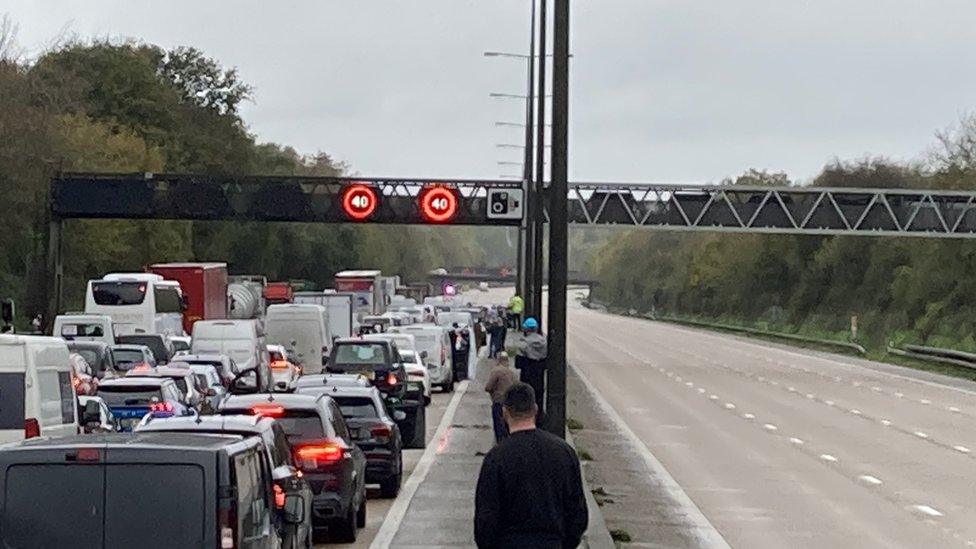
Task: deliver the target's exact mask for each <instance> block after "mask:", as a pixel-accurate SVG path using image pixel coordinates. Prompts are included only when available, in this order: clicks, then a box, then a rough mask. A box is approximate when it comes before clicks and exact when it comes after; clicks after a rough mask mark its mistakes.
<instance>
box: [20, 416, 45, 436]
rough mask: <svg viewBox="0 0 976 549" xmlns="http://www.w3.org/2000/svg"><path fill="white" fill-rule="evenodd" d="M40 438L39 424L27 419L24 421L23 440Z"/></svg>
mask: <svg viewBox="0 0 976 549" xmlns="http://www.w3.org/2000/svg"><path fill="white" fill-rule="evenodd" d="M39 436H41V424H40V423H38V422H37V420H36V419H34V418H32V417H29V418H27V419H25V420H24V438H35V437H39Z"/></svg>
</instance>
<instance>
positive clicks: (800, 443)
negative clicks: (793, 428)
mask: <svg viewBox="0 0 976 549" xmlns="http://www.w3.org/2000/svg"><path fill="white" fill-rule="evenodd" d="M790 442H792V443H793V444H796V445H797V446H800V445H802V444H803V439H799V438H796V437H790Z"/></svg>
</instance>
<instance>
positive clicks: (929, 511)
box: [912, 505, 942, 517]
mask: <svg viewBox="0 0 976 549" xmlns="http://www.w3.org/2000/svg"><path fill="white" fill-rule="evenodd" d="M912 508H913V509H915V510H916V511H918V512H919V513H922V514H925V515H928V516H930V517H941V516H942V513H941V512H940V511H939V510H938V509H935V508H934V507H929V506H928V505H912Z"/></svg>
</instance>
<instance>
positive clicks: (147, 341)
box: [115, 334, 174, 366]
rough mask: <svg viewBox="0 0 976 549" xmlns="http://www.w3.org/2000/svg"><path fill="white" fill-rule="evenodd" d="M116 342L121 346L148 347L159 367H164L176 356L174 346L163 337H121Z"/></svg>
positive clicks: (152, 335)
mask: <svg viewBox="0 0 976 549" xmlns="http://www.w3.org/2000/svg"><path fill="white" fill-rule="evenodd" d="M115 340H116V342H118V344H119V345H142V346H144V347H148V348H149V351H150V352H151V353H152V355H153V358H154V359H155V360H156V364H157V365H158V366H162V365H164V364H166V363H167V362H169V359H170V358H172V357H173V354H174V352H173V344H172V343H170V342H169V341H168V340H167V339H166V338H164V337H163V336H161V335H155V334H135V335H120V336H118V337H117V338H115Z"/></svg>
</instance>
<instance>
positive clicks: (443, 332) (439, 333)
mask: <svg viewBox="0 0 976 549" xmlns="http://www.w3.org/2000/svg"><path fill="white" fill-rule="evenodd" d="M392 332H393V333H405V334H411V335H413V337H414V342H415V346H416V349H417V351H419V352H420V353H421V359H422V360H423V361H424V364H426V365H427V375H428V376H430V383H431V384H432V385H436V386H437V387H440V388H441V389H443V390H444V392H447V393H450V392H452V391H454V353H453V352H452V351H451V338H450V336H449V335H448V332H447V329H445V328H443V327H441V326H437V325H434V324H412V325H410V326H402V327H399V328H394V329H393V330H392ZM423 353H427V354H426V356H424V355H423Z"/></svg>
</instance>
